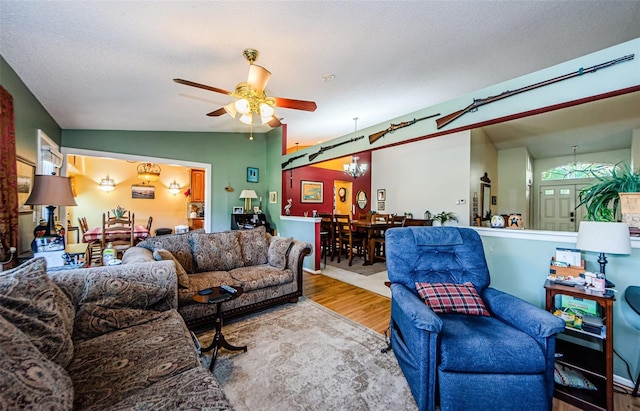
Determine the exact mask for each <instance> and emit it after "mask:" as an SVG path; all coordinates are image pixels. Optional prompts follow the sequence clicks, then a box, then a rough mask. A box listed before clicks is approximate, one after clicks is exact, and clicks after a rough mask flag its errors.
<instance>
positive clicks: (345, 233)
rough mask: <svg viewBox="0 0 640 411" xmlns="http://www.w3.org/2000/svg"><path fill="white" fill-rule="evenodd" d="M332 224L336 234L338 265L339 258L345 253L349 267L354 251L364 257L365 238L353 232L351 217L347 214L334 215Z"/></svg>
mask: <svg viewBox="0 0 640 411" xmlns="http://www.w3.org/2000/svg"><path fill="white" fill-rule="evenodd" d="M334 222H335V224H336V227H337V233H338V244H337V248H338V263H339V262H340V256H341V255H342V253H343V252H345V251H346V252H347V253H348V254H347V255H348V256H349V265H351V264H352V261H353V251H354V249H355V250H356V251H359V254H360V255H361V256H362V257H364V255H365V250H366V248H367V244H366V242H367V237H366V236H365V235H364V234H363V233H360V232H357V231H353V226H352V225H351V216H350V215H349V214H336V215H335V216H334Z"/></svg>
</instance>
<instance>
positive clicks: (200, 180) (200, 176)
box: [191, 169, 204, 203]
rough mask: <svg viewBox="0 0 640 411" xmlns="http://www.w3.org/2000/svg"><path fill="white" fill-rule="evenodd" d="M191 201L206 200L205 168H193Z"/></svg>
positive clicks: (199, 201)
mask: <svg viewBox="0 0 640 411" xmlns="http://www.w3.org/2000/svg"><path fill="white" fill-rule="evenodd" d="M191 202H193V203H202V202H204V170H198V169H192V170H191Z"/></svg>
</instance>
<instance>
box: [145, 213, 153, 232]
mask: <svg viewBox="0 0 640 411" xmlns="http://www.w3.org/2000/svg"><path fill="white" fill-rule="evenodd" d="M151 223H153V217H151V216H149V219H147V227H146V228H147V231H148V232H149V235H151Z"/></svg>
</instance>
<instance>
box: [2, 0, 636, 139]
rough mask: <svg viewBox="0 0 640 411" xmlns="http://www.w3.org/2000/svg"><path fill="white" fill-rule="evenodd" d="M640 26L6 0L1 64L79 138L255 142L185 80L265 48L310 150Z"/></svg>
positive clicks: (360, 9) (567, 19) (242, 6)
mask: <svg viewBox="0 0 640 411" xmlns="http://www.w3.org/2000/svg"><path fill="white" fill-rule="evenodd" d="M639 21H640V1H609V0H593V1H527V2H524V1H492V0H489V1H375V2H374V1H316V2H306V1H276V2H271V1H267V2H263V1H127V2H121V1H119V2H112V1H7V0H1V1H0V54H2V56H3V57H4V58H5V59H6V61H7V62H8V63H9V65H11V67H12V68H13V69H14V70H15V71H16V73H17V74H18V75H19V76H20V78H21V79H22V81H23V82H24V83H25V84H26V85H27V87H29V89H30V90H31V91H32V92H33V94H34V95H35V96H36V97H37V98H38V100H39V101H40V102H41V103H42V105H43V106H44V107H45V108H46V109H47V111H49V113H51V115H52V116H53V118H54V119H55V120H56V121H57V122H58V124H59V125H60V126H61V127H62V128H63V129H109V130H114V129H121V130H180V131H212V132H216V131H234V132H247V131H248V126H246V125H244V124H242V123H240V122H238V121H237V120H234V119H231V118H229V117H228V116H221V117H207V116H205V113H208V112H211V111H213V110H216V109H218V108H220V107H222V106H224V105H225V104H227V103H229V102H230V101H232V98H231V97H230V96H227V95H224V94H220V93H214V92H211V91H206V90H201V89H196V88H191V87H187V86H184V85H180V84H176V83H174V82H173V81H172V79H173V78H176V77H178V78H184V79H188V80H191V81H195V82H198V83H204V84H207V85H211V86H214V87H218V88H222V89H226V90H233V89H234V88H235V86H236V84H237V83H239V82H241V81H245V80H246V78H247V72H248V64H247V62H246V61H245V59H244V58H243V57H242V50H243V49H245V48H248V47H252V48H256V49H258V50H259V51H260V56H259V57H258V60H257V62H256V63H257V64H260V65H262V66H264V67H266V68H267V69H268V70H269V71H271V73H272V77H271V79H270V81H269V83H268V85H267V92H268V93H269V95H273V96H279V97H288V98H293V99H302V100H313V101H315V102H316V103H317V106H318V108H317V110H316V111H315V112H306V111H297V110H290V109H282V108H280V109H278V110H277V115H278V117H279V118H283V120H282V122H283V123H286V124H288V133H289V144H290V145H294V144H295V143H296V142H298V143H300V144H301V145H310V144H316V143H318V142H320V141H326V140H328V139H332V138H335V137H339V136H342V135H344V134H347V133H349V132H351V131H353V129H354V127H355V126H356V122H355V121H354V118H356V117H357V118H358V120H357V126H358V127H359V128H362V127H367V126H371V125H375V124H377V123H381V122H386V121H388V120H390V119H393V118H395V117H398V116H400V115H403V114H406V113H409V112H413V111H416V110H419V109H422V108H425V107H428V106H430V105H433V104H436V103H439V102H442V101H446V100H448V99H451V98H455V97H458V96H460V95H463V94H466V93H470V92H472V91H475V90H478V89H481V88H484V87H487V86H490V85H493V84H497V83H500V82H502V81H505V80H508V79H511V78H514V77H518V76H521V75H524V74H527V73H531V72H534V71H536V70H540V69H543V68H545V67H549V66H552V65H555V64H558V63H561V62H564V61H567V60H570V59H573V58H576V57H579V56H582V55H585V54H588V53H591V52H595V51H598V50H601V49H603V48H606V47H609V46H612V45H615V44H619V43H622V42H624V41H628V40H631V39H634V38H638V37H640V24H638V22H639ZM636 57H637V58H640V56H636ZM326 74H333V75H334V76H335V78H334V79H333V80H331V81H323V76H324V75H326ZM266 130H268V128H266V126H261V127H254V132H261V131H266Z"/></svg>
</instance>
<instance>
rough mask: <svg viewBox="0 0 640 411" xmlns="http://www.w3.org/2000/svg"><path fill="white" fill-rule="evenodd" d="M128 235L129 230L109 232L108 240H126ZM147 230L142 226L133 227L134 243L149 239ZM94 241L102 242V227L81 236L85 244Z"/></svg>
mask: <svg viewBox="0 0 640 411" xmlns="http://www.w3.org/2000/svg"><path fill="white" fill-rule="evenodd" d="M127 234H129V230H124V229H123V230H113V231H110V232H109V239H113V240H115V239H119V238H126V236H127ZM149 235H150V233H149V230H147V228H146V227H145V226H143V225H136V226H134V230H133V237H134V239H135V242H138V241H142V240H145V239H147V238H149ZM96 240H102V227H94V228H92V229H90V230H88V231H87V232H85V233H84V234H83V235H82V241H83V242H85V243H92V242H94V241H96Z"/></svg>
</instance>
